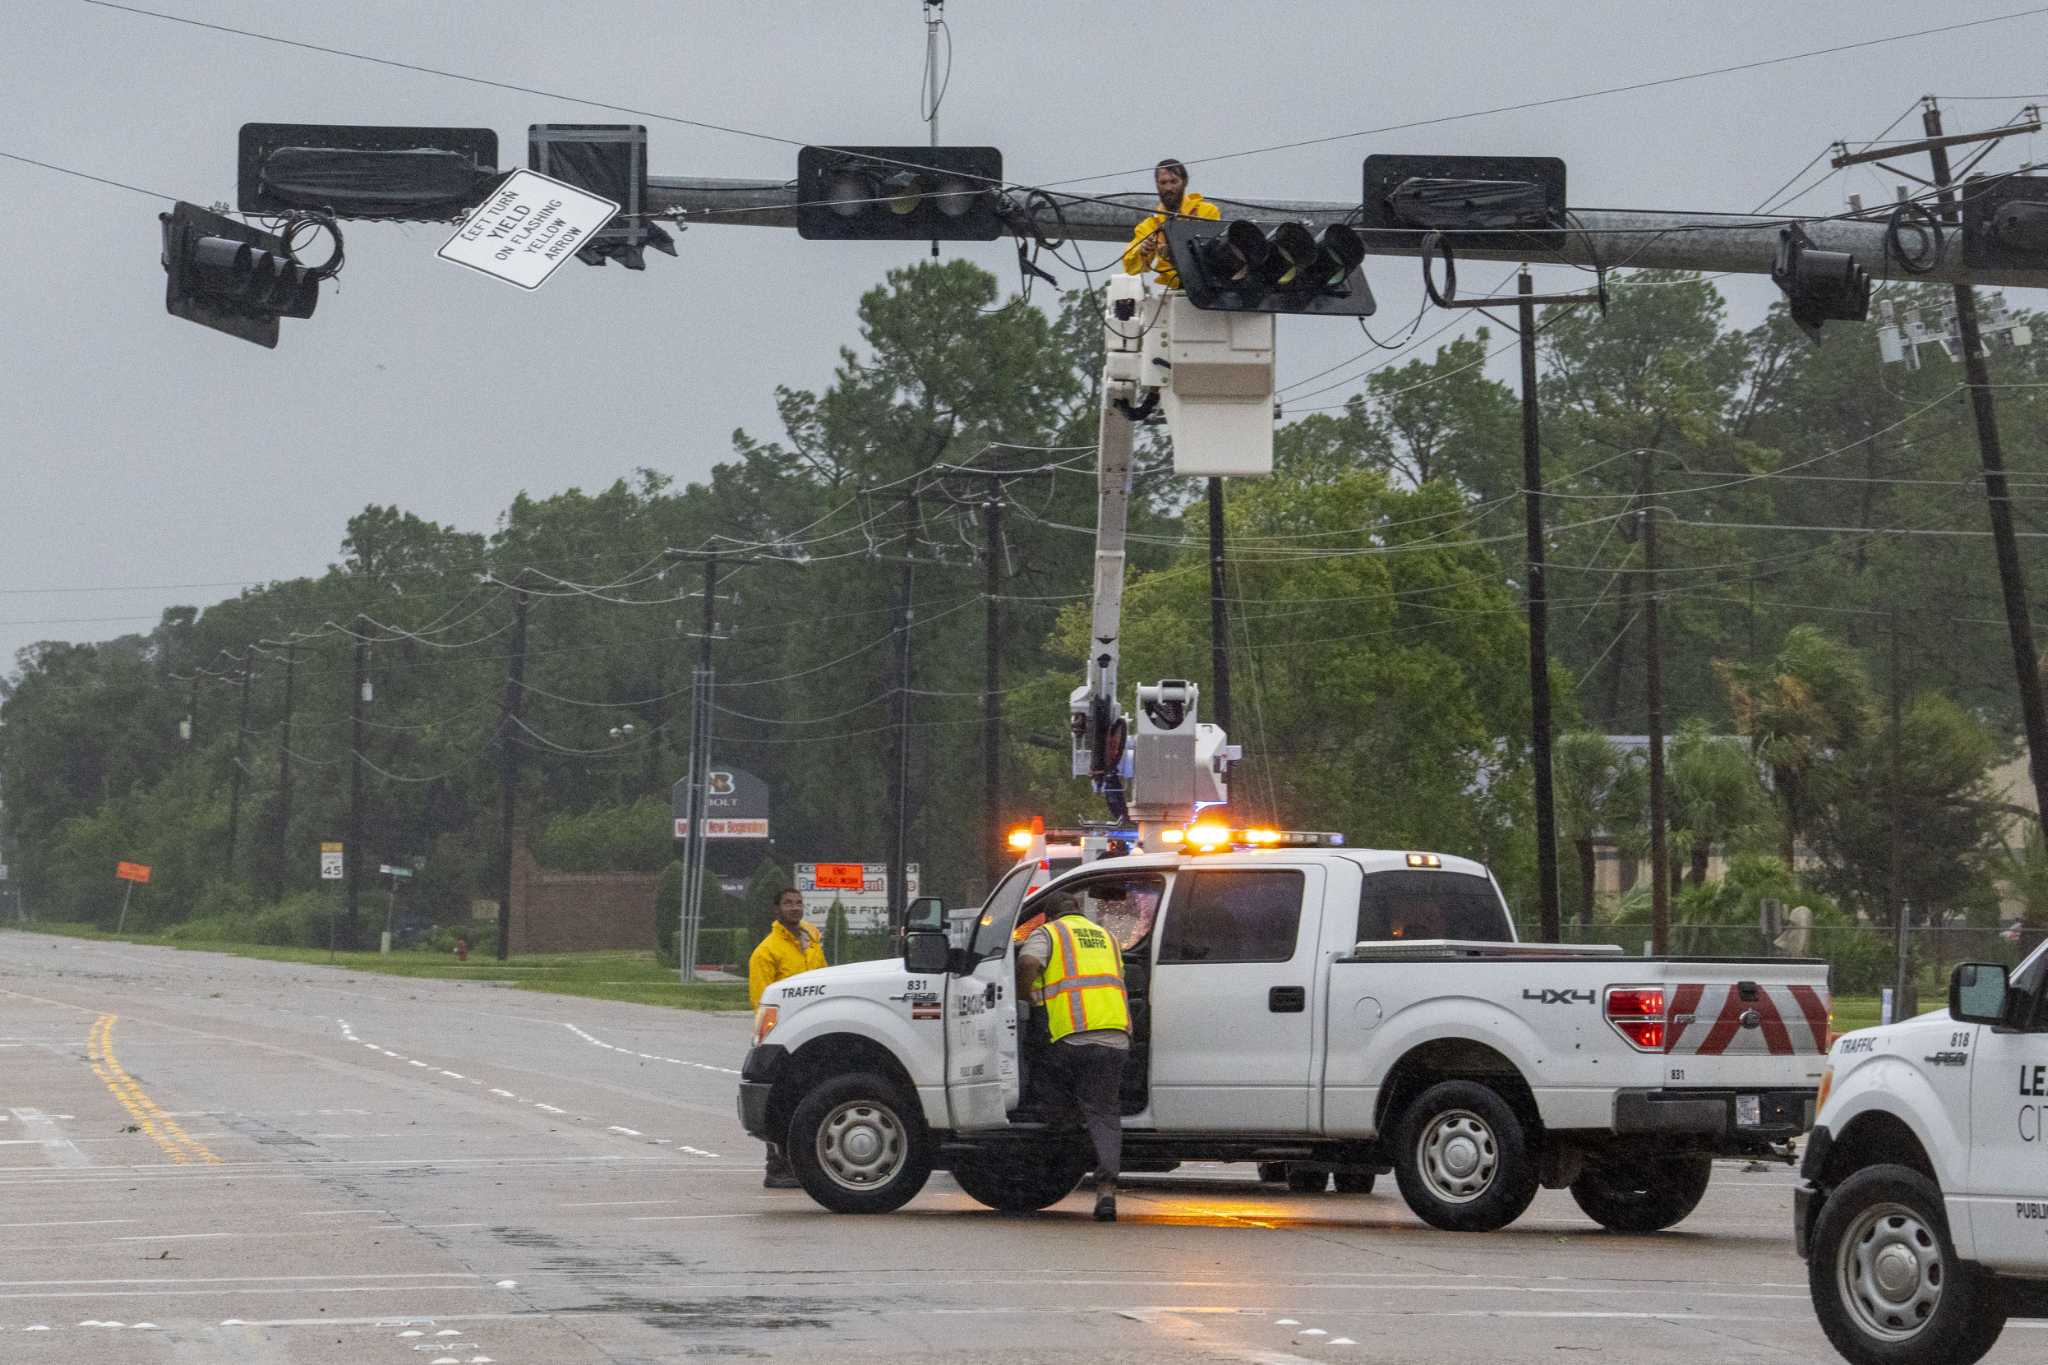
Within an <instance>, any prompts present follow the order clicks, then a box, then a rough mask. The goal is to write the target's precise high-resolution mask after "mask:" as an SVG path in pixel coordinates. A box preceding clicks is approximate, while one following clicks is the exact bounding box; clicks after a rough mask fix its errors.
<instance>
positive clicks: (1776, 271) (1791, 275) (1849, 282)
mask: <svg viewBox="0 0 2048 1365" xmlns="http://www.w3.org/2000/svg"><path fill="white" fill-rule="evenodd" d="M1771 282H1772V283H1773V284H1775V285H1777V286H1778V288H1780V289H1782V290H1784V291H1785V302H1786V303H1787V304H1788V305H1789V306H1790V308H1791V312H1792V321H1794V322H1795V323H1797V324H1799V330H1800V331H1802V332H1805V333H1806V335H1807V336H1808V337H1810V338H1812V339H1813V341H1814V344H1816V345H1818V344H1819V343H1820V327H1821V324H1822V323H1824V322H1861V321H1863V320H1864V319H1865V318H1867V317H1869V316H1870V272H1869V271H1868V270H1865V269H1864V268H1863V267H1862V266H1860V265H1858V264H1857V263H1856V258H1855V257H1854V256H1852V255H1850V254H1849V253H1848V252H1846V251H1816V250H1815V249H1814V246H1813V240H1812V239H1811V238H1810V237H1808V236H1807V235H1806V230H1805V229H1804V228H1802V227H1800V226H1799V224H1797V223H1790V224H1787V225H1786V226H1785V227H1782V228H1780V229H1778V254H1777V257H1776V259H1774V260H1773V261H1772V262H1771Z"/></svg>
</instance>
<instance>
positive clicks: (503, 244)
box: [438, 171, 619, 289]
mask: <svg viewBox="0 0 2048 1365" xmlns="http://www.w3.org/2000/svg"><path fill="white" fill-rule="evenodd" d="M618 211H619V205H618V204H617V203H616V202H615V201H613V200H610V199H604V198H600V197H599V196H597V195H594V194H592V193H590V192H589V191H588V190H580V189H578V188H576V187H575V186H574V185H570V184H566V183H564V182H563V181H560V180H555V179H553V178H551V177H549V176H545V175H542V174H540V173H539V172H537V171H514V172H513V173H512V174H510V175H508V176H506V177H505V183H504V184H502V185H500V186H498V188H497V189H495V190H493V191H492V192H491V195H490V197H489V198H487V199H485V200H484V201H483V203H481V204H479V205H477V206H476V209H475V211H474V212H472V213H471V214H470V215H469V219H468V221H466V222H465V223H463V225H462V226H461V227H459V228H457V229H456V230H455V235H454V236H453V237H450V238H449V239H448V240H447V242H446V243H444V244H443V245H442V247H441V250H440V252H439V253H438V254H439V256H440V257H441V259H442V260H444V261H453V262H455V264H457V265H461V266H468V267H469V268H470V269H471V270H477V271H481V272H482V273H484V274H486V275H489V276H491V277H492V278H494V279H500V280H504V281H505V282H506V283H508V284H516V285H518V286H519V287H520V288H521V289H538V288H540V287H541V285H542V283H544V282H545V281H546V280H547V277H548V276H550V275H552V274H554V273H555V270H556V268H557V267H559V266H560V265H561V264H562V263H563V262H564V261H566V260H568V259H569V258H570V257H572V256H574V255H575V254H576V253H577V252H578V251H580V250H582V249H583V248H584V247H585V246H587V245H588V244H589V242H590V238H591V235H592V234H593V233H595V232H596V231H597V230H598V229H599V228H601V227H603V226H605V224H607V223H609V222H611V220H612V218H613V216H614V215H615V214H617V213H618Z"/></svg>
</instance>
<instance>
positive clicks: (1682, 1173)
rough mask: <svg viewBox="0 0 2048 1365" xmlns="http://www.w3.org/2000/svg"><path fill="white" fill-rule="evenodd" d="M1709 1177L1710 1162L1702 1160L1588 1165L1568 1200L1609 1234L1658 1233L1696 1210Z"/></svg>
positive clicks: (1674, 1158)
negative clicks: (1615, 1166) (1623, 1165)
mask: <svg viewBox="0 0 2048 1365" xmlns="http://www.w3.org/2000/svg"><path fill="white" fill-rule="evenodd" d="M1713 1174H1714V1162H1713V1158H1711V1157H1704V1156H1675V1157H1669V1158H1666V1159H1665V1160H1663V1161H1649V1162H1644V1163H1642V1164H1641V1165H1637V1166H1633V1167H1627V1168H1623V1169H1616V1168H1614V1167H1609V1166H1588V1167H1587V1168H1586V1169H1585V1170H1584V1171H1583V1172H1582V1173H1581V1174H1580V1175H1579V1178H1578V1179H1577V1180H1574V1181H1573V1182H1572V1184H1571V1191H1572V1199H1573V1201H1574V1202H1576V1203H1577V1204H1578V1206H1579V1208H1580V1210H1581V1211H1582V1212H1584V1213H1585V1215H1586V1216H1587V1217H1588V1218H1590V1219H1592V1220H1593V1221H1594V1222H1596V1223H1598V1224H1599V1225H1600V1226H1601V1227H1603V1228H1606V1229H1607V1230H1608V1231H1609V1232H1662V1231H1663V1230H1664V1229H1666V1228H1668V1227H1670V1226H1671V1225H1672V1224H1674V1223H1676V1222H1678V1221H1679V1220H1681V1219H1683V1218H1685V1217H1686V1216H1687V1215H1688V1214H1690V1213H1691V1212H1692V1211H1693V1210H1694V1209H1696V1208H1698V1207H1699V1206H1700V1200H1702V1199H1704V1198H1705V1197H1706V1194H1707V1182H1708V1180H1709V1179H1711V1178H1712V1176H1713Z"/></svg>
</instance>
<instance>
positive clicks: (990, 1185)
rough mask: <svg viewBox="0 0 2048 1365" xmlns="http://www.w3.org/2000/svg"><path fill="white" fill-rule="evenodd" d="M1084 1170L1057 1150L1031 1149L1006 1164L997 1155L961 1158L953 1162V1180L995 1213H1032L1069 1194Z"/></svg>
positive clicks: (1084, 1165) (1083, 1167) (1083, 1173)
mask: <svg viewBox="0 0 2048 1365" xmlns="http://www.w3.org/2000/svg"><path fill="white" fill-rule="evenodd" d="M1087 1169H1088V1168H1087V1163H1086V1162H1085V1161H1083V1162H1076V1161H1075V1160H1074V1159H1073V1158H1072V1157H1070V1156H1067V1155H1066V1154H1064V1153H1061V1152H1042V1153H1041V1152H1032V1153H1029V1154H1024V1155H1023V1159H1022V1160H1021V1161H1018V1160H1013V1161H1010V1162H1008V1163H1005V1162H1003V1161H1002V1159H1001V1158H1000V1157H980V1158H970V1157H963V1158H961V1159H960V1160H959V1161H957V1162H955V1163H954V1165H953V1180H954V1183H955V1184H957V1185H959V1186H960V1188H961V1189H963V1190H965V1191H967V1194H968V1196H969V1197H970V1198H972V1199H975V1200H977V1201H979V1202H980V1203H983V1204H986V1205H988V1206H989V1207H990V1208H992V1209H995V1210H996V1211H997V1212H999V1213H1036V1212H1038V1211H1039V1210H1040V1209H1044V1208H1050V1207H1051V1206H1053V1205H1054V1204H1057V1203H1059V1202H1060V1200H1062V1199H1065V1198H1066V1197H1067V1196H1068V1195H1070V1194H1072V1193H1073V1192H1074V1187H1075V1186H1076V1185H1078V1184H1080V1183H1081V1177H1082V1176H1083V1175H1085V1174H1086V1173H1087Z"/></svg>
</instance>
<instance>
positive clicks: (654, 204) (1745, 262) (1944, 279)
mask: <svg viewBox="0 0 2048 1365" xmlns="http://www.w3.org/2000/svg"><path fill="white" fill-rule="evenodd" d="M1013 197H1014V196H1013ZM797 199H798V195H797V191H796V189H795V187H794V186H792V185H791V184H790V182H789V181H787V180H721V179H701V178H696V177H680V176H654V177H652V178H650V180H649V181H648V204H649V207H650V209H651V210H653V211H654V212H657V213H675V214H676V215H677V216H678V217H679V218H680V219H681V221H683V222H684V223H687V224H690V225H692V226H694V225H697V224H730V225H735V226H748V227H783V228H793V227H795V226H796V204H797ZM1220 202H1221V203H1222V205H1223V208H1224V212H1225V215H1226V216H1227V217H1231V218H1240V217H1242V218H1254V219H1258V220H1261V221H1267V222H1271V221H1276V220H1283V219H1285V220H1295V221H1300V222H1303V223H1306V224H1307V225H1308V226H1309V227H1311V228H1313V229H1316V230H1318V231H1320V230H1321V229H1322V228H1324V227H1327V226H1329V225H1331V224H1333V223H1343V222H1345V221H1347V220H1349V221H1353V222H1355V221H1356V220H1357V215H1358V204H1357V203H1356V202H1355V201H1354V202H1349V203H1329V202H1320V201H1310V200H1256V201H1254V200H1238V199H1231V200H1225V201H1220ZM1020 204H1021V200H1020ZM1890 207H1891V206H1889V205H1887V206H1886V207H1885V208H1884V209H1883V210H1872V213H1871V215H1870V216H1867V217H1863V218H1821V219H1806V220H1800V221H1801V222H1802V226H1803V227H1804V229H1805V232H1806V236H1807V238H1808V240H1809V241H1810V242H1811V244H1812V248H1813V249H1814V250H1817V251H1839V252H1846V253H1848V254H1849V255H1851V256H1853V257H1855V258H1856V263H1857V264H1859V265H1861V266H1862V267H1863V268H1864V269H1865V270H1867V271H1868V272H1869V273H1870V274H1871V275H1872V276H1873V277H1877V278H1883V277H1884V276H1885V275H1886V274H1887V273H1890V274H1897V273H1898V271H1897V269H1896V263H1888V262H1887V259H1886V252H1885V237H1886V233H1887V222H1886V215H1887V214H1888V213H1889V212H1890ZM1153 209H1154V199H1153V196H1151V195H1135V194H1112V195H1091V196H1089V197H1088V198H1086V199H1068V200H1062V201H1061V217H1060V218H1059V219H1058V220H1052V219H1050V218H1049V216H1046V215H1041V217H1040V219H1039V221H1038V223H1037V226H1038V227H1039V228H1040V229H1042V230H1043V231H1044V232H1045V234H1046V235H1047V236H1049V237H1067V238H1070V239H1073V240H1076V241H1083V242H1114V243H1117V244H1118V245H1123V244H1126V243H1128V242H1129V241H1130V237H1131V229H1132V228H1133V227H1134V226H1135V225H1136V224H1137V223H1138V221H1139V220H1140V219H1142V218H1144V217H1145V216H1146V215H1147V214H1149V213H1151V212H1153ZM1569 221H1570V226H1569V229H1568V230H1567V231H1565V232H1563V233H1562V234H1561V241H1560V242H1559V243H1558V245H1557V246H1556V248H1555V249H1554V250H1552V251H1550V252H1546V253H1541V254H1537V255H1534V256H1532V255H1531V253H1530V251H1529V249H1528V243H1527V234H1524V233H1516V232H1503V233H1501V234H1500V235H1501V237H1502V239H1503V245H1502V246H1500V247H1493V248H1489V247H1487V246H1484V245H1480V244H1476V243H1473V242H1472V239H1471V234H1469V233H1460V234H1459V235H1460V244H1459V247H1458V256H1459V258H1460V259H1462V260H1497V261H1509V262H1516V261H1524V260H1529V261H1532V262H1533V263H1535V264H1539V265H1542V264H1566V265H1582V266H1608V267H1617V268H1618V267H1623V266H1626V267H1628V268H1630V269H1650V268H1654V269H1659V270H1699V271H1714V272H1730V273H1735V274H1747V275H1768V274H1770V273H1771V268H1772V265H1773V264H1774V262H1775V261H1776V258H1777V253H1778V229H1779V228H1781V227H1782V226H1783V225H1784V224H1785V223H1786V222H1788V221H1792V220H1791V219H1789V218H1783V217H1777V218H1774V217H1765V216H1760V215H1756V214H1743V213H1680V212H1671V211H1667V210H1656V209H1573V210H1571V212H1570V215H1569ZM1031 230H1032V225H1031V223H1030V222H1029V221H1028V220H1027V219H1026V218H1025V217H1024V215H1023V213H1022V210H1021V207H1020V209H1019V211H1018V212H1017V213H1015V214H1012V215H1011V216H1010V217H1009V219H1008V222H1007V224H1006V226H1005V228H1004V231H1005V232H1006V233H1008V234H1009V235H1011V236H1029V235H1031ZM1403 235H1404V237H1405V238H1406V240H1401V241H1396V240H1393V239H1392V238H1391V237H1388V236H1383V235H1380V234H1375V233H1366V234H1364V236H1365V239H1366V250H1367V251H1368V252H1369V253H1371V254H1372V255H1376V256H1418V255H1420V254H1422V253H1421V246H1420V241H1419V236H1418V235H1417V234H1413V233H1410V234H1403ZM1916 246H1917V244H1916V243H1912V242H1909V244H1908V249H1909V250H1911V249H1915V248H1916ZM1960 246H1961V244H1960V243H1959V242H1956V241H1954V240H1951V241H1950V243H1949V249H1948V250H1947V251H1945V252H1944V253H1943V255H1942V259H1941V261H1940V263H1939V264H1937V265H1935V266H1934V268H1933V269H1931V270H1927V271H1924V272H1919V273H1918V274H1917V278H1919V279H1921V280H1924V281H1927V282H1929V283H1942V284H1980V285H2007V286H2012V287H2018V288H2048V265H2043V266H2034V265H2017V264H2008V263H2005V262H1989V263H1984V264H1980V265H1976V266H1970V265H1966V264H1965V261H1964V255H1963V252H1962V251H1961V250H1960Z"/></svg>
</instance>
